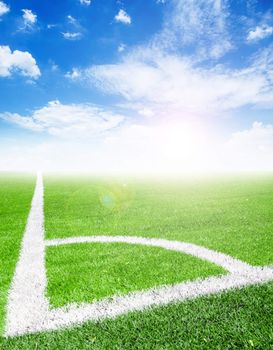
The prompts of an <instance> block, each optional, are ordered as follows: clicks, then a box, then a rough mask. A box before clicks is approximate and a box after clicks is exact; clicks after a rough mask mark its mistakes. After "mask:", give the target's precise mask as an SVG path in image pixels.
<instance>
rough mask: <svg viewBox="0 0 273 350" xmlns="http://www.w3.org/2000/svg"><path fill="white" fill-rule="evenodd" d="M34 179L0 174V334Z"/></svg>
mask: <svg viewBox="0 0 273 350" xmlns="http://www.w3.org/2000/svg"><path fill="white" fill-rule="evenodd" d="M34 185H35V178H34V177H32V176H22V175H11V174H5V175H0V331H1V333H2V331H3V322H4V315H5V312H4V310H5V305H6V300H7V293H8V290H9V287H10V283H11V280H12V277H13V272H14V268H15V265H16V262H17V259H18V255H19V249H20V244H21V239H22V236H23V232H24V229H25V224H26V220H27V217H28V213H29V210H30V203H31V198H32V195H33V190H34Z"/></svg>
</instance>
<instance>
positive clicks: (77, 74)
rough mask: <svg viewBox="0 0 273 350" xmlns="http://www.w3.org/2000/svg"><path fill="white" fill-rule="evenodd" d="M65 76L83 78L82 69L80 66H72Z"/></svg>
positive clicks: (74, 78)
mask: <svg viewBox="0 0 273 350" xmlns="http://www.w3.org/2000/svg"><path fill="white" fill-rule="evenodd" d="M65 77H66V78H68V79H72V80H76V79H79V78H81V71H80V70H79V69H78V68H72V70H71V71H70V72H67V73H66V74H65Z"/></svg>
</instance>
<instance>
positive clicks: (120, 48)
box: [118, 43, 126, 52]
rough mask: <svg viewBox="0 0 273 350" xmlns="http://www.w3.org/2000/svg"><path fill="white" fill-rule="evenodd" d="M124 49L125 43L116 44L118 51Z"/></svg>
mask: <svg viewBox="0 0 273 350" xmlns="http://www.w3.org/2000/svg"><path fill="white" fill-rule="evenodd" d="M125 49H126V45H125V44H123V43H121V44H120V45H119V46H118V52H123V51H124V50H125Z"/></svg>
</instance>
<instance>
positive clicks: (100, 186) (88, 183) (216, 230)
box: [45, 175, 273, 265]
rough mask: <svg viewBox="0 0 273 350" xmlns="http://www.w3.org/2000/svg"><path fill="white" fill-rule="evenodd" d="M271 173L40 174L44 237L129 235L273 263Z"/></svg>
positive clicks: (261, 263) (272, 183)
mask: <svg viewBox="0 0 273 350" xmlns="http://www.w3.org/2000/svg"><path fill="white" fill-rule="evenodd" d="M272 208H273V176H272V175H268V176H256V177H255V176H253V177H246V176H244V177H243V176H242V177H240V176H239V177H226V178H214V179H207V180H200V181H198V180H195V181H189V180H187V181H174V182H173V183H170V182H167V181H165V182H164V181H155V182H152V181H138V182H137V181H132V180H128V179H127V180H123V181H110V182H109V181H99V180H90V179H89V178H87V177H85V178H76V177H74V178H73V177H61V178H56V177H47V178H46V196H45V212H46V235H47V238H56V237H67V236H82V235H133V236H134V235H136V236H144V237H160V238H167V239H176V240H181V241H186V242H192V243H197V244H200V245H202V246H205V247H208V248H212V249H214V250H218V251H221V252H224V253H227V254H230V255H232V256H234V257H237V258H239V259H241V260H243V261H246V262H248V263H250V264H254V265H266V264H272V263H273V249H272V246H273V211H272Z"/></svg>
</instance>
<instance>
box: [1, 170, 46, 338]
mask: <svg viewBox="0 0 273 350" xmlns="http://www.w3.org/2000/svg"><path fill="white" fill-rule="evenodd" d="M45 289H46V271H45V261H44V213H43V179H42V175H41V174H38V175H37V181H36V188H35V192H34V195H33V199H32V204H31V210H30V213H29V217H28V221H27V226H26V230H25V234H24V237H23V240H22V246H21V252H20V256H19V260H18V263H17V266H16V270H15V274H14V277H13V282H12V285H11V289H10V292H9V298H8V306H7V318H6V334H10V333H14V332H15V333H17V334H22V333H24V332H26V331H27V330H30V331H31V330H33V329H34V328H35V327H36V325H37V324H40V323H41V322H42V320H43V318H44V315H45V313H46V312H47V310H48V309H49V303H48V301H47V300H46V298H45V296H44V292H45Z"/></svg>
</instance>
